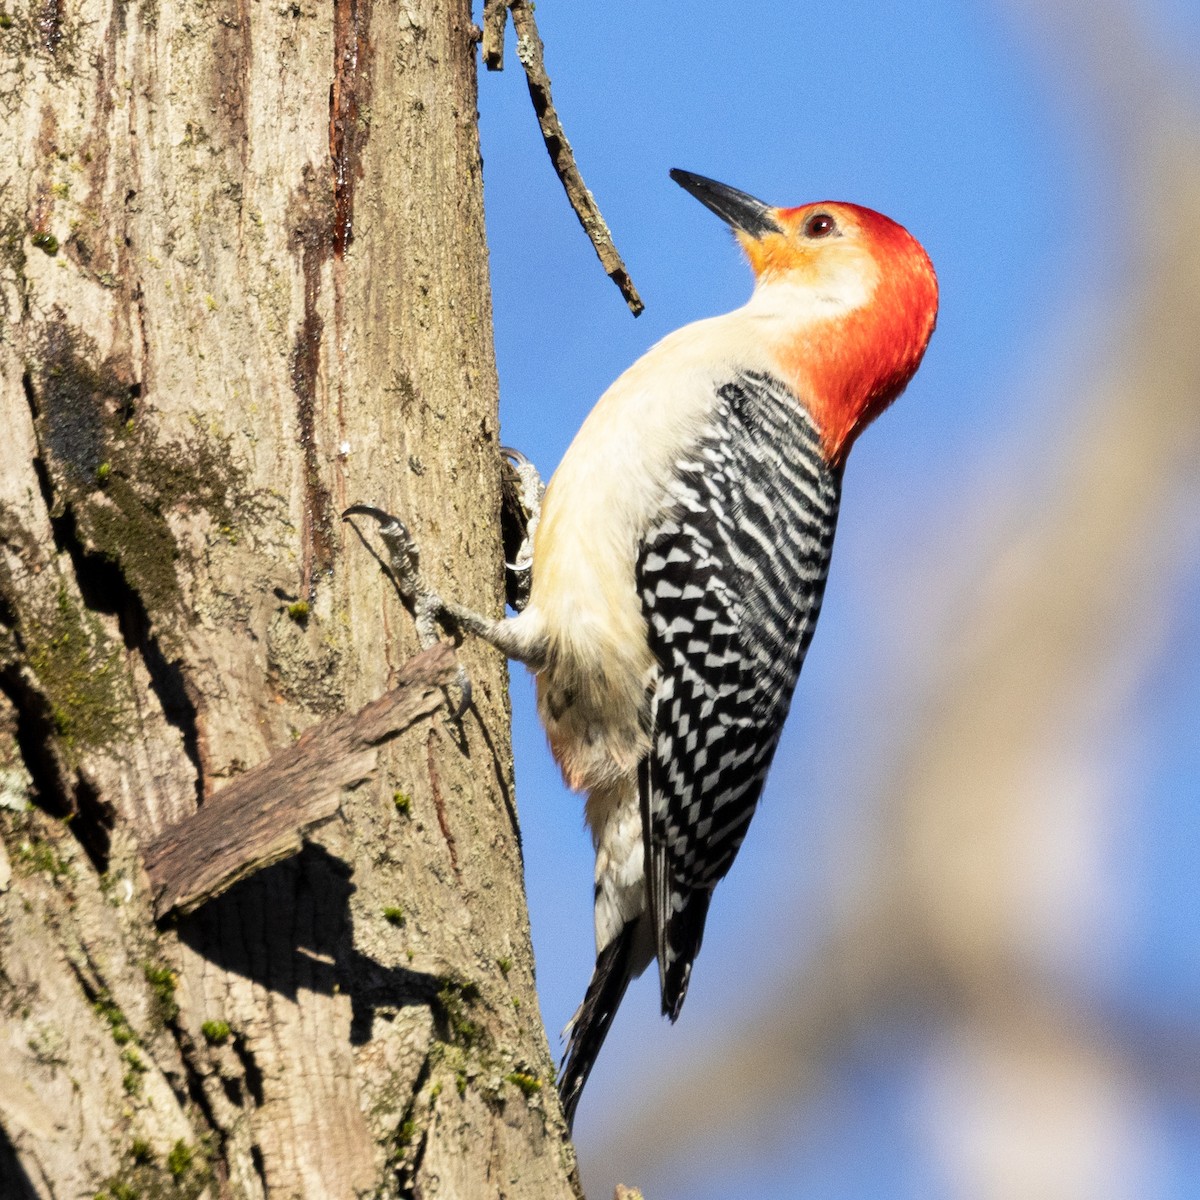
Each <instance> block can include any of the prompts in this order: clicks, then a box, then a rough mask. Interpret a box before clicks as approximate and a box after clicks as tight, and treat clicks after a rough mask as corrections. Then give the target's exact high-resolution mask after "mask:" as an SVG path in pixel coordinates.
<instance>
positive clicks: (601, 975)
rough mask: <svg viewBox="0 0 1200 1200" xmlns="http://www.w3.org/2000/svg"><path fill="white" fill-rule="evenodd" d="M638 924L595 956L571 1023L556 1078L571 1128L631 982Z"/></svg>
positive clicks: (620, 934)
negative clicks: (562, 1059) (590, 1075)
mask: <svg viewBox="0 0 1200 1200" xmlns="http://www.w3.org/2000/svg"><path fill="white" fill-rule="evenodd" d="M638 924H639V922H638V921H630V922H629V923H628V924H627V925H626V926H625V927H624V928H623V929H622V930H621V932H620V933H619V934H617V936H616V937H615V938H614V939H613V940H612V941H611V942H609V943H608V945H607V946H605V947H604V949H603V950H601V951H600V953H599V954H598V955H597V956H596V967H595V970H593V971H592V980H591V982H590V983H589V984H588V989H587V994H586V995H585V996H584V998H583V1003H582V1004H581V1005H580V1006H579V1011H578V1012H576V1014H575V1016H574V1017H573V1018H572V1019H571V1026H570V1029H571V1034H570V1039H569V1041H568V1042H567V1055H566V1059H565V1060H564V1062H563V1065H562V1070H561V1071H560V1072H559V1076H558V1094H559V1096H560V1097H561V1099H562V1107H563V1113H564V1114H565V1115H566V1118H567V1125H568V1127H570V1126H571V1125H573V1124H574V1122H575V1109H576V1107H577V1105H578V1104H579V1097H580V1096H581V1095H582V1094H583V1085H584V1084H585V1083H586V1082H587V1077H588V1075H589V1074H591V1070H592V1066H593V1064H594V1063H595V1061H596V1056H597V1055H598V1054H599V1053H600V1047H601V1046H603V1045H604V1039H605V1037H607V1036H608V1029H609V1026H610V1025H611V1024H612V1020H613V1017H614V1016H616V1013H617V1007H618V1006H619V1005H620V1003H621V998H622V997H623V996H624V995H625V989H626V988H627V987H628V986H629V980H630V978H631V959H632V954H633V947H634V935H635V933H636V932H637V928H638Z"/></svg>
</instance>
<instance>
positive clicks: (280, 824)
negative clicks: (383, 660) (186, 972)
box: [144, 644, 455, 920]
mask: <svg viewBox="0 0 1200 1200" xmlns="http://www.w3.org/2000/svg"><path fill="white" fill-rule="evenodd" d="M454 678H455V659H454V651H453V650H452V648H451V647H450V646H448V645H445V644H439V645H437V646H433V647H431V648H430V649H428V650H426V651H424V652H423V653H421V654H418V655H417V656H416V657H415V658H412V659H410V660H409V661H408V662H407V663H406V664H405V665H404V667H403V668H402V670H401V671H400V677H399V681H398V682H397V684H396V686H395V687H394V688H392V689H391V690H390V691H388V692H385V693H384V694H383V695H382V696H380V697H379V699H377V700H372V701H371V703H370V704H367V705H365V706H364V707H363V708H360V709H359V710H358V711H357V712H354V713H343V714H341V715H340V716H337V717H333V718H331V719H330V720H328V721H322V722H320V723H319V724H317V725H314V726H313V727H312V728H311V729H308V730H306V731H305V733H304V734H303V736H302V737H301V738H300V740H299V741H297V742H296V743H295V745H292V746H289V747H287V749H286V750H280V751H279V752H278V753H277V754H273V755H272V756H271V757H270V758H269V759H267V760H266V762H263V763H260V764H259V765H258V766H257V767H254V768H253V769H251V770H249V771H247V772H246V773H245V774H244V775H239V776H238V777H237V778H236V779H235V780H233V781H232V782H231V783H229V784H228V785H227V786H226V787H224V788H222V789H221V791H219V792H218V793H217V794H216V795H215V796H214V797H213V798H212V799H211V800H210V801H209V802H208V803H207V804H205V805H204V807H203V808H201V809H199V810H197V811H196V812H195V813H193V814H192V815H191V816H190V817H188V818H187V819H186V820H183V821H180V822H178V823H177V824H175V825H172V826H171V827H170V828H169V829H167V830H165V831H164V832H163V833H161V834H160V835H159V836H158V837H157V838H155V839H154V841H152V842H151V843H150V844H149V845H148V846H147V847H146V850H145V854H144V861H145V865H146V872H147V874H148V875H149V876H150V883H151V887H152V891H153V895H154V912H155V915H156V916H157V917H158V918H159V920H161V919H162V918H163V917H165V916H167V915H168V914H169V913H172V912H180V913H184V912H191V911H192V910H193V909H196V908H199V907H200V905H202V904H204V903H206V902H207V901H209V900H211V899H212V898H213V897H214V896H218V895H220V894H221V893H222V892H224V891H226V890H227V889H228V888H230V887H232V886H233V885H234V884H235V883H237V882H238V880H240V879H244V878H246V876H248V875H253V874H254V873H255V872H256V871H261V870H262V869H263V867H266V866H269V865H270V864H271V863H274V862H278V861H279V860H280V859H283V858H287V857H289V856H290V855H292V854H297V853H299V851H300V848H301V846H302V844H303V834H304V831H305V830H306V829H310V828H311V827H312V826H314V825H317V824H319V823H320V822H321V821H324V820H327V819H328V818H329V817H331V816H333V814H334V813H336V812H337V810H338V807H339V805H340V804H341V802H342V794H343V791H344V790H345V789H346V788H347V787H350V786H352V785H353V784H356V783H361V782H362V781H363V780H364V779H366V778H368V777H369V776H370V775H371V774H372V772H373V771H374V770H375V766H376V762H377V759H378V747H379V745H380V743H382V742H385V741H387V740H388V738H391V737H394V736H395V735H396V734H398V733H401V732H402V731H403V730H405V729H407V728H409V726H411V725H413V724H415V723H416V722H417V721H419V720H421V719H422V718H424V717H428V716H430V715H432V714H433V713H434V712H436V711H437V710H438V709H439V708H440V707H441V706H442V705H443V703H444V702H445V695H444V693H443V691H442V688H443V686H444V685H445V684H448V683H451V682H453V680H454Z"/></svg>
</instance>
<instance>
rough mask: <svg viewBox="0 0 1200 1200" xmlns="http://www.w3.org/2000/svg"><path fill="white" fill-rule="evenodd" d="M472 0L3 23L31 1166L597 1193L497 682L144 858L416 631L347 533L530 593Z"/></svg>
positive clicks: (4, 244) (18, 1190)
mask: <svg viewBox="0 0 1200 1200" xmlns="http://www.w3.org/2000/svg"><path fill="white" fill-rule="evenodd" d="M474 37H475V31H474V30H473V28H472V26H471V21H470V10H469V7H468V5H467V4H466V3H461V2H452V0H441V2H439V0H410V2H408V3H405V4H388V5H381V4H380V5H377V4H373V3H372V2H371V0H335V4H334V5H333V6H313V5H311V4H309V3H307V2H305V0H297V2H291V0H285V2H283V3H279V4H258V3H255V4H248V3H246V2H245V0H196V2H185V3H183V4H181V5H162V6H160V5H158V4H157V3H156V0H135V2H134V3H127V2H126V0H15V3H14V0H5V4H4V7H3V8H2V9H0V54H2V57H0V109H2V111H3V120H2V121H0V305H2V306H3V309H4V317H5V322H4V326H5V327H4V330H3V333H2V334H0V405H2V406H3V414H4V416H3V429H4V431H5V437H4V441H3V444H2V445H0V459H2V464H0V804H2V805H3V808H2V809H0V833H2V834H3V841H2V842H0V1039H2V1048H0V1130H2V1133H3V1137H0V1194H3V1195H4V1196H5V1197H8V1196H10V1195H11V1196H40V1197H77V1196H103V1197H112V1198H113V1200H120V1198H122V1197H127V1196H134V1195H163V1196H187V1197H195V1196H204V1195H207V1196H212V1197H217V1196H222V1197H225V1196H228V1197H239V1198H240V1197H293V1196H295V1197H313V1198H317V1200H324V1198H327V1197H328V1198H332V1200H339V1198H341V1197H352V1196H404V1195H414V1196H425V1195H433V1194H436V1195H438V1196H442V1197H464V1198H469V1200H485V1198H486V1197H489V1196H497V1197H498V1196H507V1197H531V1198H534V1200H541V1198H542V1197H571V1196H578V1194H579V1192H578V1186H577V1184H576V1182H575V1177H574V1158H573V1154H572V1151H571V1149H570V1144H569V1141H568V1140H567V1137H566V1132H565V1129H564V1126H563V1124H562V1119H561V1115H560V1113H559V1109H558V1103H557V1099H556V1098H555V1094H554V1089H553V1087H552V1086H551V1083H552V1078H553V1066H552V1063H551V1060H550V1057H549V1051H548V1047H547V1044H546V1039H545V1035H544V1033H543V1031H542V1028H541V1024H540V1020H539V1017H538V1006H537V999H536V995H535V992H534V987H533V963H532V956H531V951H530V945H529V936H528V928H527V918H526V912H525V903H524V893H523V889H522V882H521V861H520V848H519V841H518V836H517V825H516V813H515V808H514V801H513V794H512V773H511V760H510V750H509V738H508V720H509V713H508V702H507V693H506V676H505V667H504V664H503V663H502V662H501V660H500V659H499V657H498V656H497V655H496V654H495V653H494V652H493V651H491V650H489V649H487V648H486V647H483V646H481V645H480V644H478V643H476V642H468V643H467V644H465V645H464V646H463V647H462V649H461V651H460V655H461V661H462V663H463V664H464V665H465V666H466V668H467V670H468V671H469V672H470V676H471V679H472V681H473V684H474V698H475V706H474V708H473V709H472V710H471V711H470V712H469V713H468V714H467V715H466V716H465V717H464V719H463V721H462V723H461V725H456V724H454V723H452V722H451V721H450V720H449V717H448V715H447V713H446V711H445V709H442V710H441V711H439V712H438V713H436V714H434V715H433V716H432V717H424V718H422V719H421V720H419V721H418V723H417V724H415V725H414V726H412V727H411V728H409V729H408V730H407V731H405V732H403V733H401V734H400V735H399V736H398V737H397V738H396V739H395V740H394V741H393V742H391V743H390V744H389V745H387V746H386V747H383V748H382V749H381V750H380V751H379V758H378V763H377V766H376V767H375V770H374V772H373V774H372V775H371V777H370V778H369V780H368V781H367V782H366V783H365V784H363V785H362V786H359V787H356V788H354V789H353V790H348V791H346V792H345V793H344V796H343V800H342V803H341V805H340V808H339V809H338V813H337V815H336V816H335V817H333V818H332V820H330V821H328V822H327V823H326V824H324V825H323V826H321V828H320V829H319V831H318V832H317V833H316V834H315V835H314V836H313V837H312V838H310V839H309V841H308V842H307V843H306V844H305V846H304V849H303V850H302V852H301V853H300V854H299V855H298V856H296V857H293V858H290V859H288V860H287V861H284V862H280V863H277V864H276V865H274V866H271V867H268V868H267V869H266V870H264V871H262V872H260V873H259V874H257V875H256V876H254V877H253V878H250V879H247V880H244V881H243V882H241V883H239V884H236V885H235V886H234V887H233V888H232V889H230V890H228V891H226V892H225V893H224V894H222V895H221V896H219V897H218V898H216V899H215V900H212V901H211V902H210V903H208V904H207V905H205V906H204V907H201V908H200V909H199V910H198V911H196V912H194V913H192V914H190V915H187V916H182V917H179V918H178V919H177V920H174V921H170V920H169V921H167V922H165V923H162V924H156V922H155V919H154V913H153V909H152V896H151V893H150V889H149V886H148V878H147V875H146V872H145V870H144V867H143V863H142V851H143V850H144V849H145V847H147V846H148V845H149V844H150V842H151V841H152V840H153V839H154V838H155V837H157V836H159V835H161V834H163V832H164V830H166V829H167V828H168V827H169V826H171V825H173V824H175V823H177V822H179V821H180V820H182V819H184V818H186V817H187V816H188V815H189V814H191V813H192V812H194V811H195V810H196V808H197V806H198V805H199V806H202V805H204V804H205V803H206V802H208V801H209V799H210V798H211V797H213V796H214V795H219V793H220V790H221V788H222V786H223V785H224V784H225V783H226V781H228V780H230V779H231V778H234V777H236V776H238V775H239V774H241V773H243V772H245V771H246V770H247V769H249V768H252V767H254V766H256V765H257V764H260V763H262V762H263V761H264V760H266V759H268V758H269V757H271V756H272V754H274V753H276V752H278V751H280V750H281V749H283V748H286V747H288V746H289V745H291V743H292V742H293V741H294V740H295V739H296V738H297V737H298V736H299V735H300V733H301V732H302V731H303V730H305V729H306V728H307V727H309V726H311V725H313V724H314V723H315V722H317V721H320V720H322V719H324V718H328V717H330V716H331V715H334V714H338V713H341V712H343V711H345V710H348V709H356V708H359V707H360V706H362V705H363V704H365V703H366V702H367V701H369V700H371V699H373V698H374V697H376V696H378V695H379V694H380V693H381V692H383V691H384V690H385V689H386V688H387V687H388V685H389V681H390V680H391V679H392V678H393V676H394V674H395V672H396V671H397V670H398V668H399V667H400V666H401V665H402V664H403V663H404V661H405V660H406V659H407V658H408V657H409V656H410V655H411V654H412V653H413V652H414V651H415V649H416V644H415V639H414V635H413V632H412V628H411V623H410V621H409V619H408V617H407V615H406V614H405V613H404V611H403V610H402V608H401V606H400V605H399V603H398V600H397V597H396V594H395V592H394V590H393V589H391V588H390V587H389V586H388V584H387V581H386V578H385V577H384V576H382V575H381V573H380V570H379V567H378V565H377V563H376V561H375V560H374V559H373V558H372V556H371V555H370V554H369V553H368V552H367V550H366V549H365V548H364V546H363V545H361V544H360V542H359V540H358V539H357V538H356V537H354V536H347V534H349V532H350V529H349V527H348V526H344V525H342V524H340V523H339V520H338V513H339V511H340V509H341V508H343V507H344V506H345V505H347V504H349V503H353V502H355V501H365V502H371V503H376V504H379V505H382V506H384V507H386V508H388V509H389V510H391V511H394V512H399V513H403V514H405V516H406V517H408V518H410V519H411V522H410V523H411V526H412V528H413V532H414V534H415V535H416V536H417V538H418V540H419V542H420V544H421V546H422V548H423V551H424V565H425V567H426V569H427V570H428V572H429V573H430V575H431V576H432V578H433V580H434V582H435V583H437V584H438V585H439V586H440V587H441V588H442V589H443V590H444V592H445V593H447V594H450V595H454V596H456V597H459V598H461V599H463V600H464V601H466V602H468V603H470V604H473V605H474V606H476V607H479V608H482V609H485V610H489V609H490V610H493V611H495V610H497V609H498V604H499V599H498V598H499V596H500V584H501V570H502V563H501V556H500V553H499V531H498V522H497V514H498V512H499V468H500V455H499V450H498V444H497V414H496V400H497V389H496V378H495V367H494V362H493V355H492V340H491V339H492V328H491V310H490V298H489V291H488V277H487V251H486V244H485V240H484V226H483V208H482V184H481V178H480V157H479V147H478V141H477V128H476V112H475V44H474Z"/></svg>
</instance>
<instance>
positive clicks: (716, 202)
mask: <svg viewBox="0 0 1200 1200" xmlns="http://www.w3.org/2000/svg"><path fill="white" fill-rule="evenodd" d="M671 178H672V179H673V180H675V182H676V183H677V184H679V186H680V187H681V188H683V189H684V191H687V192H691V193H692V195H693V196H695V197H696V199H697V200H699V201H700V203H701V204H703V205H704V207H705V208H711V209H712V211H713V212H715V213H716V214H717V216H718V217H720V218H721V220H722V221H724V222H726V224H728V225H732V226H733V228H734V229H737V230H740V231H741V232H742V233H748V234H749V235H750V236H751V237H752V238H760V237H762V236H763V235H764V234H767V233H782V232H783V230H781V229H780V228H779V225H778V224H777V223H776V221H775V218H774V217H773V216H772V215H771V214H772V211H773V210H772V209H771V208H769V207H768V206H767V205H765V204H764V203H763V202H762V201H761V200H756V199H755V198H754V197H753V196H749V195H747V194H746V193H745V192H739V191H738V190H737V188H731V187H729V185H728V184H724V183H718V182H717V181H716V180H715V179H708V178H706V177H705V176H703V175H693V174H692V173H691V171H681V170H679V169H678V168H675V169H674V170H673V171H672V172H671Z"/></svg>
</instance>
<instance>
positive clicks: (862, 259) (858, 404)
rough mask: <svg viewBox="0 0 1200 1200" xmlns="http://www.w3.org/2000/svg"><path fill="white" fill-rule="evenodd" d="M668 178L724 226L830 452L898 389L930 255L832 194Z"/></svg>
mask: <svg viewBox="0 0 1200 1200" xmlns="http://www.w3.org/2000/svg"><path fill="white" fill-rule="evenodd" d="M671 177H672V178H673V179H674V180H675V181H676V182H677V183H679V184H680V185H681V186H682V187H684V188H685V189H687V191H689V192H691V193H692V195H694V196H695V197H696V198H697V199H698V200H700V201H701V202H702V203H703V204H705V205H706V206H707V207H708V208H710V209H712V211H713V212H715V213H716V214H717V215H718V216H719V217H721V218H722V220H724V221H726V222H727V223H728V224H729V225H731V226H732V227H733V230H734V232H735V234H736V235H737V238H738V241H739V242H740V243H741V245H742V247H743V249H744V250H745V251H746V255H747V257H748V258H749V259H750V265H751V266H752V267H753V268H754V274H755V277H756V280H757V287H756V289H755V294H754V297H753V298H752V300H751V302H750V305H749V306H748V308H749V309H750V310H751V311H754V312H756V313H762V314H764V315H767V314H769V315H771V316H773V317H774V318H775V321H774V326H773V328H772V332H771V335H770V336H769V339H768V340H769V342H770V347H769V348H770V351H771V353H772V354H773V356H774V357H775V358H776V360H777V363H778V367H779V370H780V373H781V374H782V375H783V377H784V378H785V379H787V381H788V382H789V383H790V384H791V385H792V387H793V388H794V389H795V390H796V394H797V395H798V396H800V397H801V399H802V400H803V402H804V403H805V405H806V406H807V407H808V409H809V411H810V412H811V413H812V416H813V418H814V420H815V421H816V422H817V426H818V428H819V429H820V431H821V438H822V443H823V445H824V447H825V452H826V455H827V456H828V457H829V459H830V461H840V460H842V459H844V458H845V456H846V454H847V453H848V452H849V449H850V446H851V445H852V444H853V442H854V440H855V438H856V437H857V436H858V435H859V433H861V432H862V430H863V429H865V428H866V427H867V425H869V424H870V423H871V421H872V420H874V419H875V417H877V416H878V415H879V414H880V413H881V412H882V411H883V410H884V409H885V408H887V406H888V405H889V404H891V402H892V401H893V400H895V398H896V397H897V396H898V395H899V394H900V393H901V392H902V391H903V390H904V388H905V386H906V385H907V383H908V381H909V380H910V379H911V378H912V376H913V373H914V372H915V371H916V369H917V367H918V366H919V365H920V362H921V358H922V356H923V355H924V353H925V347H926V346H927V345H928V344H929V339H930V336H931V335H932V333H933V328H934V325H935V324H936V321H937V306H938V289H937V276H936V275H935V273H934V270H933V264H932V263H931V262H930V261H929V256H928V255H927V254H926V253H925V250H924V249H923V248H922V246H921V244H920V242H918V241H917V239H916V238H914V237H913V236H912V234H910V233H909V232H908V230H906V229H905V228H904V227H903V226H902V225H898V224H897V223H896V222H895V221H893V220H891V218H889V217H885V216H884V215H883V214H882V213H878V212H875V211H874V210H873V209H869V208H863V207H862V206H861V205H857V204H847V203H843V202H839V201H822V202H820V203H818V204H804V205H801V206H800V207H798V208H771V207H769V206H768V205H766V204H764V203H763V202H762V201H761V200H756V199H755V198H754V197H753V196H749V195H747V194H746V193H745V192H739V191H737V190H736V189H735V188H731V187H728V186H726V185H725V184H721V183H717V182H716V181H715V180H711V179H706V178H705V177H704V176H702V175H692V174H690V173H689V172H686V171H672V172H671Z"/></svg>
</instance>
